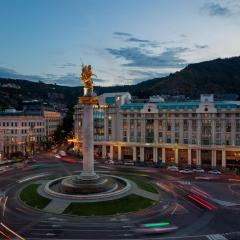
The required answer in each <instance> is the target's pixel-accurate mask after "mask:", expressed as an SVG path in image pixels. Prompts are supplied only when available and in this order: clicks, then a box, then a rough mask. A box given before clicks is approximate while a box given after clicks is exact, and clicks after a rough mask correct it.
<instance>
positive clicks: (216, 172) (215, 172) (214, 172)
mask: <svg viewBox="0 0 240 240" xmlns="http://www.w3.org/2000/svg"><path fill="white" fill-rule="evenodd" d="M208 173H210V174H215V175H220V174H222V173H221V172H220V171H218V170H217V169H213V170H210V171H208Z"/></svg>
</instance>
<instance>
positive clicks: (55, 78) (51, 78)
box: [0, 67, 80, 86]
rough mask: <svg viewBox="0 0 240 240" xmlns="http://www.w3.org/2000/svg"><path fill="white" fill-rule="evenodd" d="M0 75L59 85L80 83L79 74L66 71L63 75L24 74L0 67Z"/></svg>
mask: <svg viewBox="0 0 240 240" xmlns="http://www.w3.org/2000/svg"><path fill="white" fill-rule="evenodd" d="M0 77H2V78H12V79H21V80H30V81H35V82H38V81H42V82H46V83H57V84H60V85H68V86H76V85H79V84H80V81H79V76H78V75H77V74H73V73H67V74H64V75H55V74H50V73H48V74H44V75H42V76H41V75H26V74H21V73H18V72H16V71H15V70H13V69H10V68H5V67H0Z"/></svg>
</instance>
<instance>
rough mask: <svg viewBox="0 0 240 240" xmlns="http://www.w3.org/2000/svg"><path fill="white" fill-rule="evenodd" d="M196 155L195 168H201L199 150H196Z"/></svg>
mask: <svg viewBox="0 0 240 240" xmlns="http://www.w3.org/2000/svg"><path fill="white" fill-rule="evenodd" d="M196 155H197V163H196V165H197V167H201V165H202V161H201V149H197V150H196Z"/></svg>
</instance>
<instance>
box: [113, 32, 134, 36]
mask: <svg viewBox="0 0 240 240" xmlns="http://www.w3.org/2000/svg"><path fill="white" fill-rule="evenodd" d="M113 35H115V36H116V37H131V36H132V34H130V33H126V32H114V33H113Z"/></svg>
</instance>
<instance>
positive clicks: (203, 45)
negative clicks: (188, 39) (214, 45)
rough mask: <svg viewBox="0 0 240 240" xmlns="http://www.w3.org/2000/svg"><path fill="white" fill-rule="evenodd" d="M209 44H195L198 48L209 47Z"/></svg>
mask: <svg viewBox="0 0 240 240" xmlns="http://www.w3.org/2000/svg"><path fill="white" fill-rule="evenodd" d="M208 47H209V46H208V45H205V44H195V48H198V49H204V48H208Z"/></svg>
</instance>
